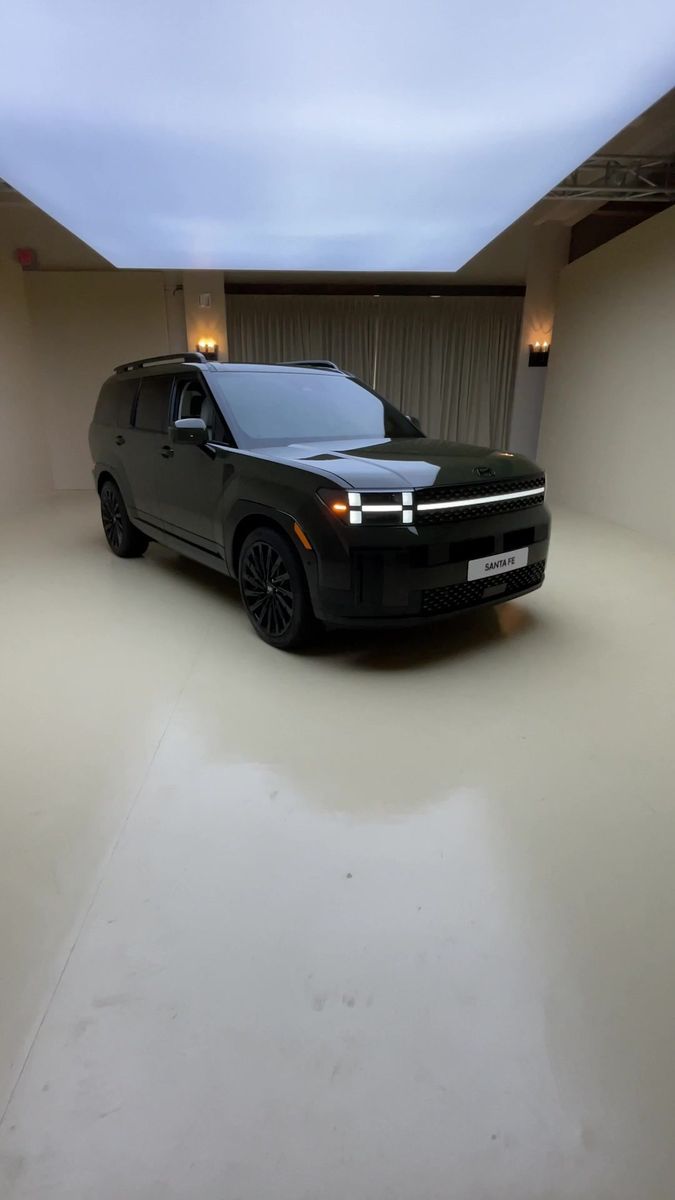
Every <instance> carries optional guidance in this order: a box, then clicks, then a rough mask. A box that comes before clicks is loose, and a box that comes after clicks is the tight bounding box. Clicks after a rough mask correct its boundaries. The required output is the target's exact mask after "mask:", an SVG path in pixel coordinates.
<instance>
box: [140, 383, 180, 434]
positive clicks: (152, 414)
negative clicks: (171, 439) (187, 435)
mask: <svg viewBox="0 0 675 1200" xmlns="http://www.w3.org/2000/svg"><path fill="white" fill-rule="evenodd" d="M171 383H172V378H171V375H146V377H145V379H141V385H140V388H139V392H138V399H137V401H136V415H135V419H134V425H135V426H136V429H145V430H149V431H151V432H152V433H164V432H166V430H167V429H168V427H169V400H170V397H171Z"/></svg>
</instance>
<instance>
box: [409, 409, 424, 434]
mask: <svg viewBox="0 0 675 1200" xmlns="http://www.w3.org/2000/svg"><path fill="white" fill-rule="evenodd" d="M405 415H406V417H407V418H408V420H409V421H410V422H411V424H413V425H414V426H415V429H419V431H420V433H422V422H421V421H420V419H419V417H413V415H412V413H406V414H405Z"/></svg>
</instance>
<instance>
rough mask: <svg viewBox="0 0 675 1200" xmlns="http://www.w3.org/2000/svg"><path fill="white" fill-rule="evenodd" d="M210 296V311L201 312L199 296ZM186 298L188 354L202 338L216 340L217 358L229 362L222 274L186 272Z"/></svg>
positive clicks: (203, 310) (202, 310)
mask: <svg viewBox="0 0 675 1200" xmlns="http://www.w3.org/2000/svg"><path fill="white" fill-rule="evenodd" d="M204 294H206V295H207V296H210V298H211V302H210V305H209V307H208V308H202V306H201V305H200V303H199V298H200V296H202V295H204ZM183 296H184V303H185V324H186V328H187V346H188V350H194V349H195V347H196V345H197V342H198V341H199V339H200V338H213V340H214V342H215V343H216V345H217V346H218V358H219V359H220V361H221V362H227V359H228V347H227V323H226V320H225V289H224V286H223V272H222V271H185V272H184V274H183Z"/></svg>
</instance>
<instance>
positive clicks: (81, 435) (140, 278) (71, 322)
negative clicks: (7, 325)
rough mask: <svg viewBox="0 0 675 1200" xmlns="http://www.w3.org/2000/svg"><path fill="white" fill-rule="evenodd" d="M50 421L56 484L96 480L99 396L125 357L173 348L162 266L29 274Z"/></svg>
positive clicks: (30, 303)
mask: <svg viewBox="0 0 675 1200" xmlns="http://www.w3.org/2000/svg"><path fill="white" fill-rule="evenodd" d="M24 279H25V283H26V294H27V298H28V307H29V312H30V316H31V320H32V326H33V336H34V346H35V357H36V361H37V363H38V372H39V382H40V390H41V395H42V400H43V409H44V413H45V427H46V431H47V437H48V442H49V450H50V456H51V463H52V471H53V477H54V486H55V487H57V488H88V487H91V486H92V480H91V459H90V455H89V446H88V443H87V433H88V428H89V422H90V421H91V417H92V413H93V411H94V405H95V403H96V397H97V396H98V392H99V389H100V387H101V384H102V382H103V380H104V379H105V378H106V376H108V375H109V374H110V372H111V371H112V369H113V367H114V366H115V365H116V364H117V363H120V362H125V361H127V360H129V359H133V358H138V357H139V356H141V355H143V354H166V353H168V350H169V344H168V333H167V312H166V305H165V298H164V277H163V276H162V274H161V272H159V271H110V272H108V271H46V272H39V271H38V272H34V273H31V274H28V273H26V274H25V276H24Z"/></svg>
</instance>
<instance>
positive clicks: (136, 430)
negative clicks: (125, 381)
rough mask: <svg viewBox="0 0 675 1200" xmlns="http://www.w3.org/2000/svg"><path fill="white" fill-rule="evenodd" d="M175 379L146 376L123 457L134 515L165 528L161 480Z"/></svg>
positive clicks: (126, 438)
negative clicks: (160, 497)
mask: <svg viewBox="0 0 675 1200" xmlns="http://www.w3.org/2000/svg"><path fill="white" fill-rule="evenodd" d="M172 388H173V376H172V375H168V374H153V375H144V376H143V378H142V379H141V381H140V384H139V388H138V392H137V395H136V403H135V405H134V409H133V412H132V418H131V426H130V428H129V430H128V432H127V433H126V435H120V436H124V443H123V445H122V446H121V448H120V457H121V458H123V460H124V468H125V472H126V476H127V480H128V485H129V488H130V491H131V497H132V505H133V512H132V515H134V512H135V514H136V515H137V516H139V517H140V518H141V520H143V521H147V522H148V524H150V525H157V526H159V527H161V524H162V515H161V508H160V500H159V494H158V490H157V477H158V472H159V467H160V464H162V463H163V461H164V460H163V459H162V454H163V453H164V452H165V451H164V447H165V445H166V442H167V438H168V428H169V409H170V403H171V394H172Z"/></svg>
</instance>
